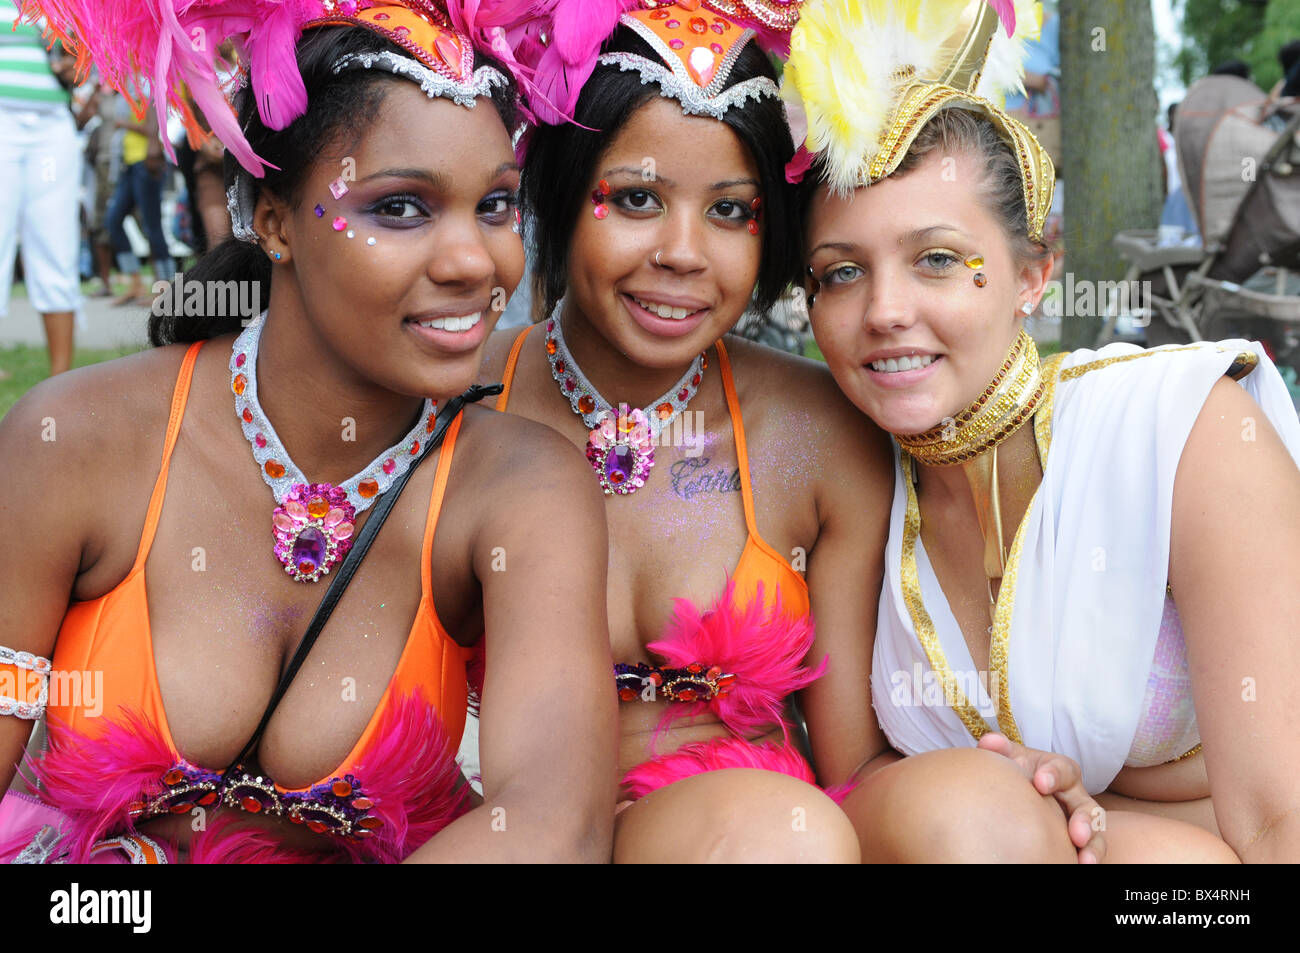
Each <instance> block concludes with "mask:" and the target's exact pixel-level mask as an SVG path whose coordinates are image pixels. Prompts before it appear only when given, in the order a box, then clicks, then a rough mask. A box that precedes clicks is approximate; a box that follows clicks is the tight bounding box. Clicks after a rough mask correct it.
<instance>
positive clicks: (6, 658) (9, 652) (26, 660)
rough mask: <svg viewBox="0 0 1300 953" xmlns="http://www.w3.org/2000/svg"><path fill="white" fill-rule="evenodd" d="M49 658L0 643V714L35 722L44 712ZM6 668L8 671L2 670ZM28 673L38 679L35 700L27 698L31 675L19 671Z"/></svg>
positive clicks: (48, 694)
mask: <svg viewBox="0 0 1300 953" xmlns="http://www.w3.org/2000/svg"><path fill="white" fill-rule="evenodd" d="M50 667H51V666H50V660H49V659H47V658H44V657H42V656H40V655H33V654H32V653H31V652H21V651H18V650H16V649H11V648H8V647H7V646H4V645H0V715H15V716H17V717H18V718H25V719H28V720H29V721H35V720H36V719H37V718H40V717H41V715H43V714H45V704H46V702H47V701H48V700H49V696H50ZM6 669H9V671H6ZM25 671H26V672H32V673H34V674H35V675H36V678H37V680H38V681H39V683H40V684H39V687H38V688H37V691H36V699H35V700H34V701H33V700H31V695H32V692H31V691H30V688H31V687H35V686H31V685H30V682H31V678H30V677H28V676H26V675H22V674H20V673H21V672H25Z"/></svg>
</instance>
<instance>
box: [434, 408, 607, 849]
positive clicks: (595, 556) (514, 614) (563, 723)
mask: <svg viewBox="0 0 1300 953" xmlns="http://www.w3.org/2000/svg"><path fill="white" fill-rule="evenodd" d="M527 427H528V428H529V430H530V431H536V432H538V433H541V434H543V435H544V436H545V440H544V441H542V442H540V444H539V446H538V447H537V448H535V449H533V450H532V451H531V452H530V453H529V458H530V460H531V461H532V462H531V464H530V465H529V467H528V468H526V469H525V468H520V470H519V471H518V473H517V475H516V476H514V477H512V478H510V479H506V480H503V481H501V486H500V487H499V488H498V490H499V492H497V493H495V494H494V504H493V506H492V507H491V508H490V512H488V513H485V514H484V517H485V518H484V519H483V521H482V524H481V526H480V528H479V531H478V533H477V539H476V542H475V546H474V564H475V572H476V575H477V576H478V578H479V579H480V580H481V582H482V585H483V606H484V621H485V627H486V635H485V636H484V637H485V638H486V639H487V683H486V685H485V687H484V699H483V712H482V720H481V723H480V729H479V746H480V758H481V762H482V771H483V803H482V805H481V806H479V807H477V808H475V809H474V810H472V811H471V812H469V813H468V814H466V815H465V816H464V817H461V818H460V819H459V820H457V821H456V822H455V823H453V824H451V825H450V826H449V827H447V828H446V829H445V830H444V831H442V832H441V833H439V834H438V836H437V837H435V838H434V839H433V840H432V841H430V842H429V843H427V844H425V845H424V846H423V847H421V848H420V849H419V850H417V851H416V852H415V854H413V855H412V857H411V858H410V859H411V860H413V861H422V862H431V861H447V862H465V861H483V862H508V861H533V862H573V861H594V862H607V861H608V860H609V858H610V853H611V849H612V841H613V820H614V800H615V785H616V771H615V745H616V739H617V726H618V722H617V718H618V711H617V705H616V696H615V694H614V689H613V682H612V674H611V672H612V669H613V663H612V661H611V658H610V651H609V632H608V627H607V621H606V611H605V567H606V560H607V550H606V545H607V544H606V531H605V509H604V503H603V501H602V499H601V496H600V492H599V489H598V488H597V486H596V484H595V482H594V481H592V480H591V471H590V468H588V467H587V465H586V463H585V461H583V459H582V457H581V455H580V454H579V453H578V452H577V451H576V450H575V448H573V447H572V446H571V445H569V444H568V442H567V441H565V440H564V439H563V438H562V437H559V436H558V435H555V434H552V433H550V432H549V431H546V430H544V428H541V427H539V426H536V425H532V424H527ZM502 559H504V569H502V568H501V567H502V562H501V560H502Z"/></svg>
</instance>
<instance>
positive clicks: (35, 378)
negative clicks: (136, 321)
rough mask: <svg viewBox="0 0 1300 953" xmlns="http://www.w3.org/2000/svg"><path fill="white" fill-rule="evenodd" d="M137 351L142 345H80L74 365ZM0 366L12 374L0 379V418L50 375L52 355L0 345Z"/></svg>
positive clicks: (21, 346) (36, 349) (25, 347)
mask: <svg viewBox="0 0 1300 953" xmlns="http://www.w3.org/2000/svg"><path fill="white" fill-rule="evenodd" d="M138 350H139V348H134V347H124V348H118V349H116V350H106V351H97V350H91V349H89V348H80V347H79V348H77V349H76V351H75V352H74V353H73V357H72V366H73V367H85V366H86V365H87V364H98V363H99V362H100V361H111V360H112V359H113V358H115V357H125V356H126V355H127V354H134V353H135V352H136V351H138ZM0 369H3V370H5V371H7V372H8V373H9V375H10V376H9V377H8V378H6V379H5V380H0V417H3V416H4V415H5V414H7V413H8V412H9V408H10V407H12V406H13V405H14V404H16V403H17V402H18V398H19V397H22V396H23V394H25V393H27V392H28V391H29V390H31V389H32V388H33V387H35V386H36V385H37V384H39V383H40V382H41V381H43V380H45V378H47V377H49V376H50V355H49V352H48V351H46V350H45V348H43V347H28V346H27V345H25V344H17V345H14V346H13V347H5V348H0Z"/></svg>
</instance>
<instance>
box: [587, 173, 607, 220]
mask: <svg viewBox="0 0 1300 953" xmlns="http://www.w3.org/2000/svg"><path fill="white" fill-rule="evenodd" d="M607 195H609V183H608V182H606V181H605V180H604V179H601V180H600V182H599V183H598V184H597V186H596V191H594V192H592V193H591V201H592V203H593V204H595V206H596V207H595V208H594V209H592V210H591V214H592V215H595V216H596V218H598V219H601V218H604V217H605V216H606V215H608V214H609V206H608V205H606V204H605V197H606V196H607Z"/></svg>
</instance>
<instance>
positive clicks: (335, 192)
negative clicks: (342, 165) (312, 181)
mask: <svg viewBox="0 0 1300 953" xmlns="http://www.w3.org/2000/svg"><path fill="white" fill-rule="evenodd" d="M347 194H348V184H347V183H346V182H344V181H343V176H341V175H340V176H339V177H338V178H337V179H335V180H334V181H333V182H331V183H330V195H332V196H334V197H335V198H336V199H341V198H343V196H345V195H347Z"/></svg>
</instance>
